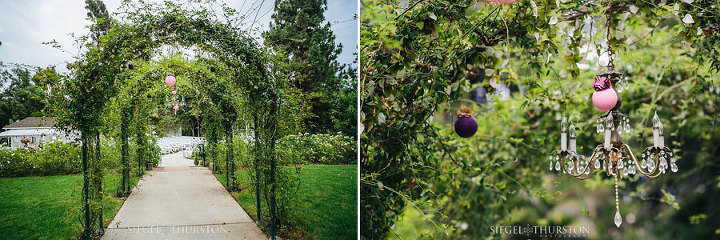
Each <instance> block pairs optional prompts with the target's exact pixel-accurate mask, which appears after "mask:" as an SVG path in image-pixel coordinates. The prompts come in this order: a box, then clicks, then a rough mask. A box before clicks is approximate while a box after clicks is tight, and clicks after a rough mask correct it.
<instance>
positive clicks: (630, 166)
mask: <svg viewBox="0 0 720 240" xmlns="http://www.w3.org/2000/svg"><path fill="white" fill-rule="evenodd" d="M610 23H611V16H610V12H609V11H608V12H607V24H608V28H607V29H608V33H607V37H608V55H609V62H608V66H607V71H605V72H604V73H602V74H600V75H598V76H597V77H595V79H594V82H593V87H594V88H595V93H593V104H594V105H595V106H596V107H597V108H598V109H599V110H601V111H607V112H606V113H605V114H602V115H600V116H599V117H598V118H597V120H596V132H597V133H602V134H604V141H603V142H602V143H601V144H598V145H597V146H596V147H595V149H594V150H593V152H592V154H591V155H590V157H586V156H584V155H582V154H579V153H578V152H577V150H576V149H577V146H576V141H575V140H576V135H575V124H573V123H572V122H571V121H569V120H568V118H567V117H563V118H562V121H561V123H560V125H561V126H560V149H559V150H555V151H553V152H552V153H551V154H550V157H549V158H548V159H549V160H550V163H549V165H550V170H551V171H552V170H553V166H554V169H555V171H558V172H562V173H563V174H567V175H569V176H571V177H574V178H577V179H580V180H585V179H587V178H588V177H590V175H591V174H592V173H593V172H594V171H605V174H606V175H607V176H608V177H612V178H613V180H614V182H615V217H614V221H613V222H614V223H615V226H617V227H620V225H621V224H622V215H621V214H620V201H619V195H620V191H619V189H618V182H619V181H620V180H621V179H622V177H623V176H629V175H635V174H636V173H638V172H639V173H640V174H642V175H643V176H646V177H648V178H656V177H658V176H660V175H661V174H664V173H665V172H666V171H667V169H670V171H672V172H677V171H678V167H677V164H676V160H675V156H674V155H673V151H672V149H670V148H668V147H666V146H665V137H664V134H663V125H662V123H661V122H660V118H659V117H658V115H657V112H655V114H654V116H653V119H652V122H653V146H651V147H647V148H645V149H644V150H643V151H642V154H641V157H640V161H639V162H638V159H637V158H636V157H635V154H634V153H633V151H632V149H630V146H628V145H627V144H625V143H623V140H622V137H621V134H622V132H623V131H624V132H626V133H629V132H630V130H631V128H630V118H629V117H628V116H627V115H625V114H623V113H622V112H620V111H619V108H620V106H621V103H622V101H621V99H620V97H619V96H618V95H617V93H616V89H618V88H625V89H627V88H628V86H627V85H628V83H627V80H626V79H625V76H624V75H623V74H622V73H619V72H616V71H615V69H614V68H615V64H614V63H613V61H614V58H615V54H614V51H613V50H612V47H611V46H610V45H611V44H610V29H611V27H610V26H609V25H610ZM568 125H569V128H568ZM568 133H569V134H570V138H569V141H568V136H567V135H568ZM568 142H569V146H568ZM668 160H669V162H668Z"/></svg>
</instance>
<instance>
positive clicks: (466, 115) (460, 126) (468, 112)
mask: <svg viewBox="0 0 720 240" xmlns="http://www.w3.org/2000/svg"><path fill="white" fill-rule="evenodd" d="M472 114H473V111H472V109H470V108H469V107H461V108H460V109H458V110H457V116H458V119H457V120H456V121H455V133H457V135H458V136H460V137H464V138H469V137H472V136H473V135H475V132H477V129H478V124H477V120H475V118H474V117H473V116H472Z"/></svg>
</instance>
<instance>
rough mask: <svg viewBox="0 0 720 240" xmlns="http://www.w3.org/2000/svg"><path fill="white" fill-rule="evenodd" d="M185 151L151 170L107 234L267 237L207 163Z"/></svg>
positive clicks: (130, 236) (128, 236)
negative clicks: (199, 164)
mask: <svg viewBox="0 0 720 240" xmlns="http://www.w3.org/2000/svg"><path fill="white" fill-rule="evenodd" d="M188 161H189V163H190V165H192V161H191V160H189V159H185V158H183V157H182V152H179V153H175V154H168V155H165V156H163V157H162V160H161V162H162V164H160V165H161V166H163V167H158V168H155V169H154V170H153V171H148V172H146V174H145V176H144V177H143V179H141V180H140V182H139V183H138V185H137V186H136V187H135V188H134V189H133V192H132V194H130V197H129V198H128V199H127V201H125V203H124V204H123V206H122V208H120V211H119V212H118V213H117V215H116V216H115V219H113V221H112V222H111V223H110V226H109V227H108V228H107V230H106V232H105V235H104V236H103V239H267V237H265V234H264V233H263V232H262V231H261V230H260V228H258V227H257V225H255V222H253V220H252V219H251V218H250V216H248V214H247V213H246V212H245V210H243V208H242V207H240V205H238V203H237V202H236V201H235V199H233V198H232V196H230V194H229V193H228V192H227V191H226V190H225V188H224V187H223V186H222V185H221V184H220V182H218V181H217V179H215V177H214V176H213V175H212V173H211V172H210V170H208V169H207V168H205V167H190V166H187V163H188Z"/></svg>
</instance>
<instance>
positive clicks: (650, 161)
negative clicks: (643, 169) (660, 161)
mask: <svg viewBox="0 0 720 240" xmlns="http://www.w3.org/2000/svg"><path fill="white" fill-rule="evenodd" d="M647 169H648V171H652V170H653V169H655V160H653V159H648V161H647Z"/></svg>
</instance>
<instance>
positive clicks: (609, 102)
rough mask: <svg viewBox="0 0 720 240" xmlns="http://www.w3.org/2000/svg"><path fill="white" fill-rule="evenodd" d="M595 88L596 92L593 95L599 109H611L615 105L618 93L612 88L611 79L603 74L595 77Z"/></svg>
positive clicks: (594, 102)
mask: <svg viewBox="0 0 720 240" xmlns="http://www.w3.org/2000/svg"><path fill="white" fill-rule="evenodd" d="M593 88H595V92H594V93H593V95H592V101H593V104H594V105H595V107H596V108H597V109H598V110H600V111H609V110H610V109H613V108H614V107H615V105H616V104H617V101H618V95H617V92H615V89H613V88H612V84H610V79H608V78H606V77H601V76H598V77H595V81H593Z"/></svg>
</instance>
